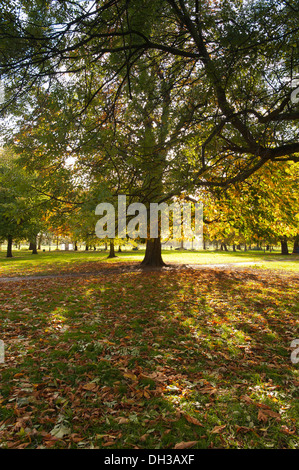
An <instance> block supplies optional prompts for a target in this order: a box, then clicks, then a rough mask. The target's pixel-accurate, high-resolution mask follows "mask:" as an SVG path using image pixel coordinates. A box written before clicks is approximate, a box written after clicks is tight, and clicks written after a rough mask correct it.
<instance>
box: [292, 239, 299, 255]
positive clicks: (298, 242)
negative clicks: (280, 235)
mask: <svg viewBox="0 0 299 470" xmlns="http://www.w3.org/2000/svg"><path fill="white" fill-rule="evenodd" d="M293 253H294V254H295V253H299V235H297V236H296V238H295V240H294V246H293Z"/></svg>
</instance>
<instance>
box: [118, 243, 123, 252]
mask: <svg viewBox="0 0 299 470" xmlns="http://www.w3.org/2000/svg"><path fill="white" fill-rule="evenodd" d="M118 252H119V253H121V252H122V251H121V246H120V245H119V246H118Z"/></svg>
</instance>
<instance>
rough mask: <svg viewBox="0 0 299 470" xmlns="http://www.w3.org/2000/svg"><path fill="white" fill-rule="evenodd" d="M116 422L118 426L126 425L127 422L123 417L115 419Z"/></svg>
mask: <svg viewBox="0 0 299 470" xmlns="http://www.w3.org/2000/svg"><path fill="white" fill-rule="evenodd" d="M115 419H116V421H118V424H126V423H128V422H129V420H128V418H123V417H120V418H115Z"/></svg>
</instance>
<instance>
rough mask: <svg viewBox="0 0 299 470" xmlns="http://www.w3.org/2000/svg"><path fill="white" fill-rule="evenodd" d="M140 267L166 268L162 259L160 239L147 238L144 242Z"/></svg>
mask: <svg viewBox="0 0 299 470" xmlns="http://www.w3.org/2000/svg"><path fill="white" fill-rule="evenodd" d="M141 266H157V267H162V266H166V264H165V263H164V261H163V259H162V246H161V239H160V238H149V239H147V240H146V249H145V255H144V259H143V261H142V263H141Z"/></svg>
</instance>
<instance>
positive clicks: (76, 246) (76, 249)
mask: <svg viewBox="0 0 299 470" xmlns="http://www.w3.org/2000/svg"><path fill="white" fill-rule="evenodd" d="M74 245H75V251H78V245H77V242H75V243H74Z"/></svg>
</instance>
